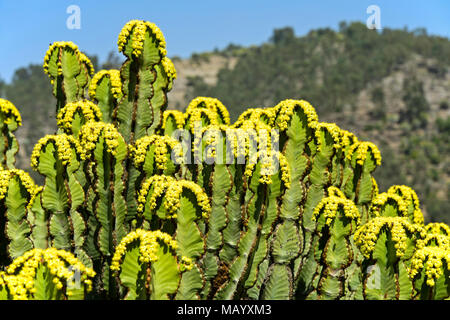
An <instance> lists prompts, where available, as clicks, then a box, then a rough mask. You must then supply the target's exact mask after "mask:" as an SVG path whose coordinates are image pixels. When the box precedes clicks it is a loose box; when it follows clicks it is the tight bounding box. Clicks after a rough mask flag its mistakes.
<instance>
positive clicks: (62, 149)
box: [31, 134, 79, 170]
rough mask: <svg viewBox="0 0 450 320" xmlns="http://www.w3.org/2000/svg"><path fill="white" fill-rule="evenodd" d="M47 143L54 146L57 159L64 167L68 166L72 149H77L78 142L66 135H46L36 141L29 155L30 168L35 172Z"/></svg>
mask: <svg viewBox="0 0 450 320" xmlns="http://www.w3.org/2000/svg"><path fill="white" fill-rule="evenodd" d="M48 143H53V144H54V146H55V149H56V152H57V156H58V159H59V160H61V162H62V164H63V165H64V166H65V165H69V164H70V161H71V158H72V148H74V149H75V150H77V149H79V144H78V141H77V140H76V139H75V138H74V137H73V136H69V135H66V134H58V135H47V136H45V137H43V138H41V139H40V140H39V141H38V143H37V144H36V145H35V146H34V149H33V152H32V154H31V167H33V168H34V169H36V170H37V168H38V166H39V158H40V156H41V151H42V149H43V148H44V147H45V146H46V145H47V144H48Z"/></svg>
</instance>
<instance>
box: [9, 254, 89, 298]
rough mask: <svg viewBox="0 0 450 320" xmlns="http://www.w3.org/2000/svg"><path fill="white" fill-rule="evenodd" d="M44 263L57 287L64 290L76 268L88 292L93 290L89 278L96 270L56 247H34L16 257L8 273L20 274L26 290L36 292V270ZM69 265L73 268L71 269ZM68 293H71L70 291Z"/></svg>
mask: <svg viewBox="0 0 450 320" xmlns="http://www.w3.org/2000/svg"><path fill="white" fill-rule="evenodd" d="M42 264H44V265H45V266H46V267H47V268H48V270H49V272H50V274H52V276H53V277H54V278H53V280H52V281H53V283H54V284H55V286H56V288H57V289H59V290H63V288H64V283H67V281H68V280H70V279H72V278H73V276H74V272H75V271H74V270H79V271H80V272H81V278H80V280H81V282H82V283H84V284H85V285H86V289H87V291H88V292H89V291H91V290H92V280H91V279H89V278H93V277H94V276H95V272H94V270H92V269H91V268H87V267H85V266H84V265H83V264H82V263H81V262H80V261H79V260H78V259H77V258H75V256H74V255H73V254H72V253H70V252H67V251H64V250H58V249H55V248H48V249H32V250H30V251H27V252H25V253H24V255H23V256H21V257H18V258H16V259H15V260H14V261H13V262H12V263H11V264H10V265H9V266H8V268H7V273H8V274H9V275H14V276H19V277H20V278H21V279H22V282H23V283H24V287H25V288H26V290H27V291H28V292H30V293H31V294H33V293H35V292H36V288H35V287H34V281H35V277H36V270H37V269H38V267H39V266H41V265H42ZM69 266H70V267H71V270H69ZM68 294H70V293H69V292H68Z"/></svg>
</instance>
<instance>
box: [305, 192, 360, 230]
mask: <svg viewBox="0 0 450 320" xmlns="http://www.w3.org/2000/svg"><path fill="white" fill-rule="evenodd" d="M337 190H339V189H337V188H335V189H331V190H330V188H329V189H328V193H329V194H330V193H331V194H339V192H337ZM339 191H340V190H339ZM341 195H342V196H343V194H341ZM339 209H342V212H343V213H344V216H345V217H347V218H349V219H352V220H355V221H356V224H357V225H358V224H359V222H360V219H361V215H360V213H359V211H358V208H357V207H356V205H355V203H354V202H353V201H352V200H348V199H346V198H345V197H341V196H340V195H339V196H336V195H330V196H328V197H326V198H323V199H322V200H321V201H320V202H319V204H318V205H317V206H316V208H315V209H314V212H313V215H312V220H313V221H316V220H317V218H318V217H319V215H320V214H321V213H323V215H324V218H325V224H326V225H328V226H330V225H331V223H332V222H333V220H334V219H335V218H336V216H337V214H338V212H339Z"/></svg>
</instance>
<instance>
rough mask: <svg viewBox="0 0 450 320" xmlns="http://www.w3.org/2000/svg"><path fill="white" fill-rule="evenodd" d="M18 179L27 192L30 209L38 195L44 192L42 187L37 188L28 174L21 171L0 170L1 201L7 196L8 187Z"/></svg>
mask: <svg viewBox="0 0 450 320" xmlns="http://www.w3.org/2000/svg"><path fill="white" fill-rule="evenodd" d="M14 177H18V178H19V180H20V182H21V183H22V185H23V186H24V187H25V189H26V190H27V192H28V194H29V196H30V199H29V200H28V205H27V206H28V208H30V207H31V206H32V205H33V201H34V199H35V197H36V195H37V194H38V193H39V192H40V191H41V190H42V187H40V186H37V185H36V184H35V183H34V181H33V179H31V177H30V175H29V174H28V172H25V171H23V170H19V169H11V170H0V200H2V199H3V198H4V197H5V196H6V192H7V191H8V185H9V182H10V180H11V179H12V178H14Z"/></svg>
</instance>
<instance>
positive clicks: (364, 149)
mask: <svg viewBox="0 0 450 320" xmlns="http://www.w3.org/2000/svg"><path fill="white" fill-rule="evenodd" d="M369 149H370V150H371V152H372V154H373V157H374V158H375V164H376V165H377V166H380V165H381V153H380V150H378V147H377V146H376V145H374V144H373V143H372V142H367V141H358V142H356V143H355V144H352V145H351V146H350V149H349V151H348V154H347V159H349V160H351V159H352V157H353V153H354V152H355V150H356V162H357V163H358V164H359V165H361V166H362V165H363V164H364V161H365V160H366V158H367V153H368V151H369Z"/></svg>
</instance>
